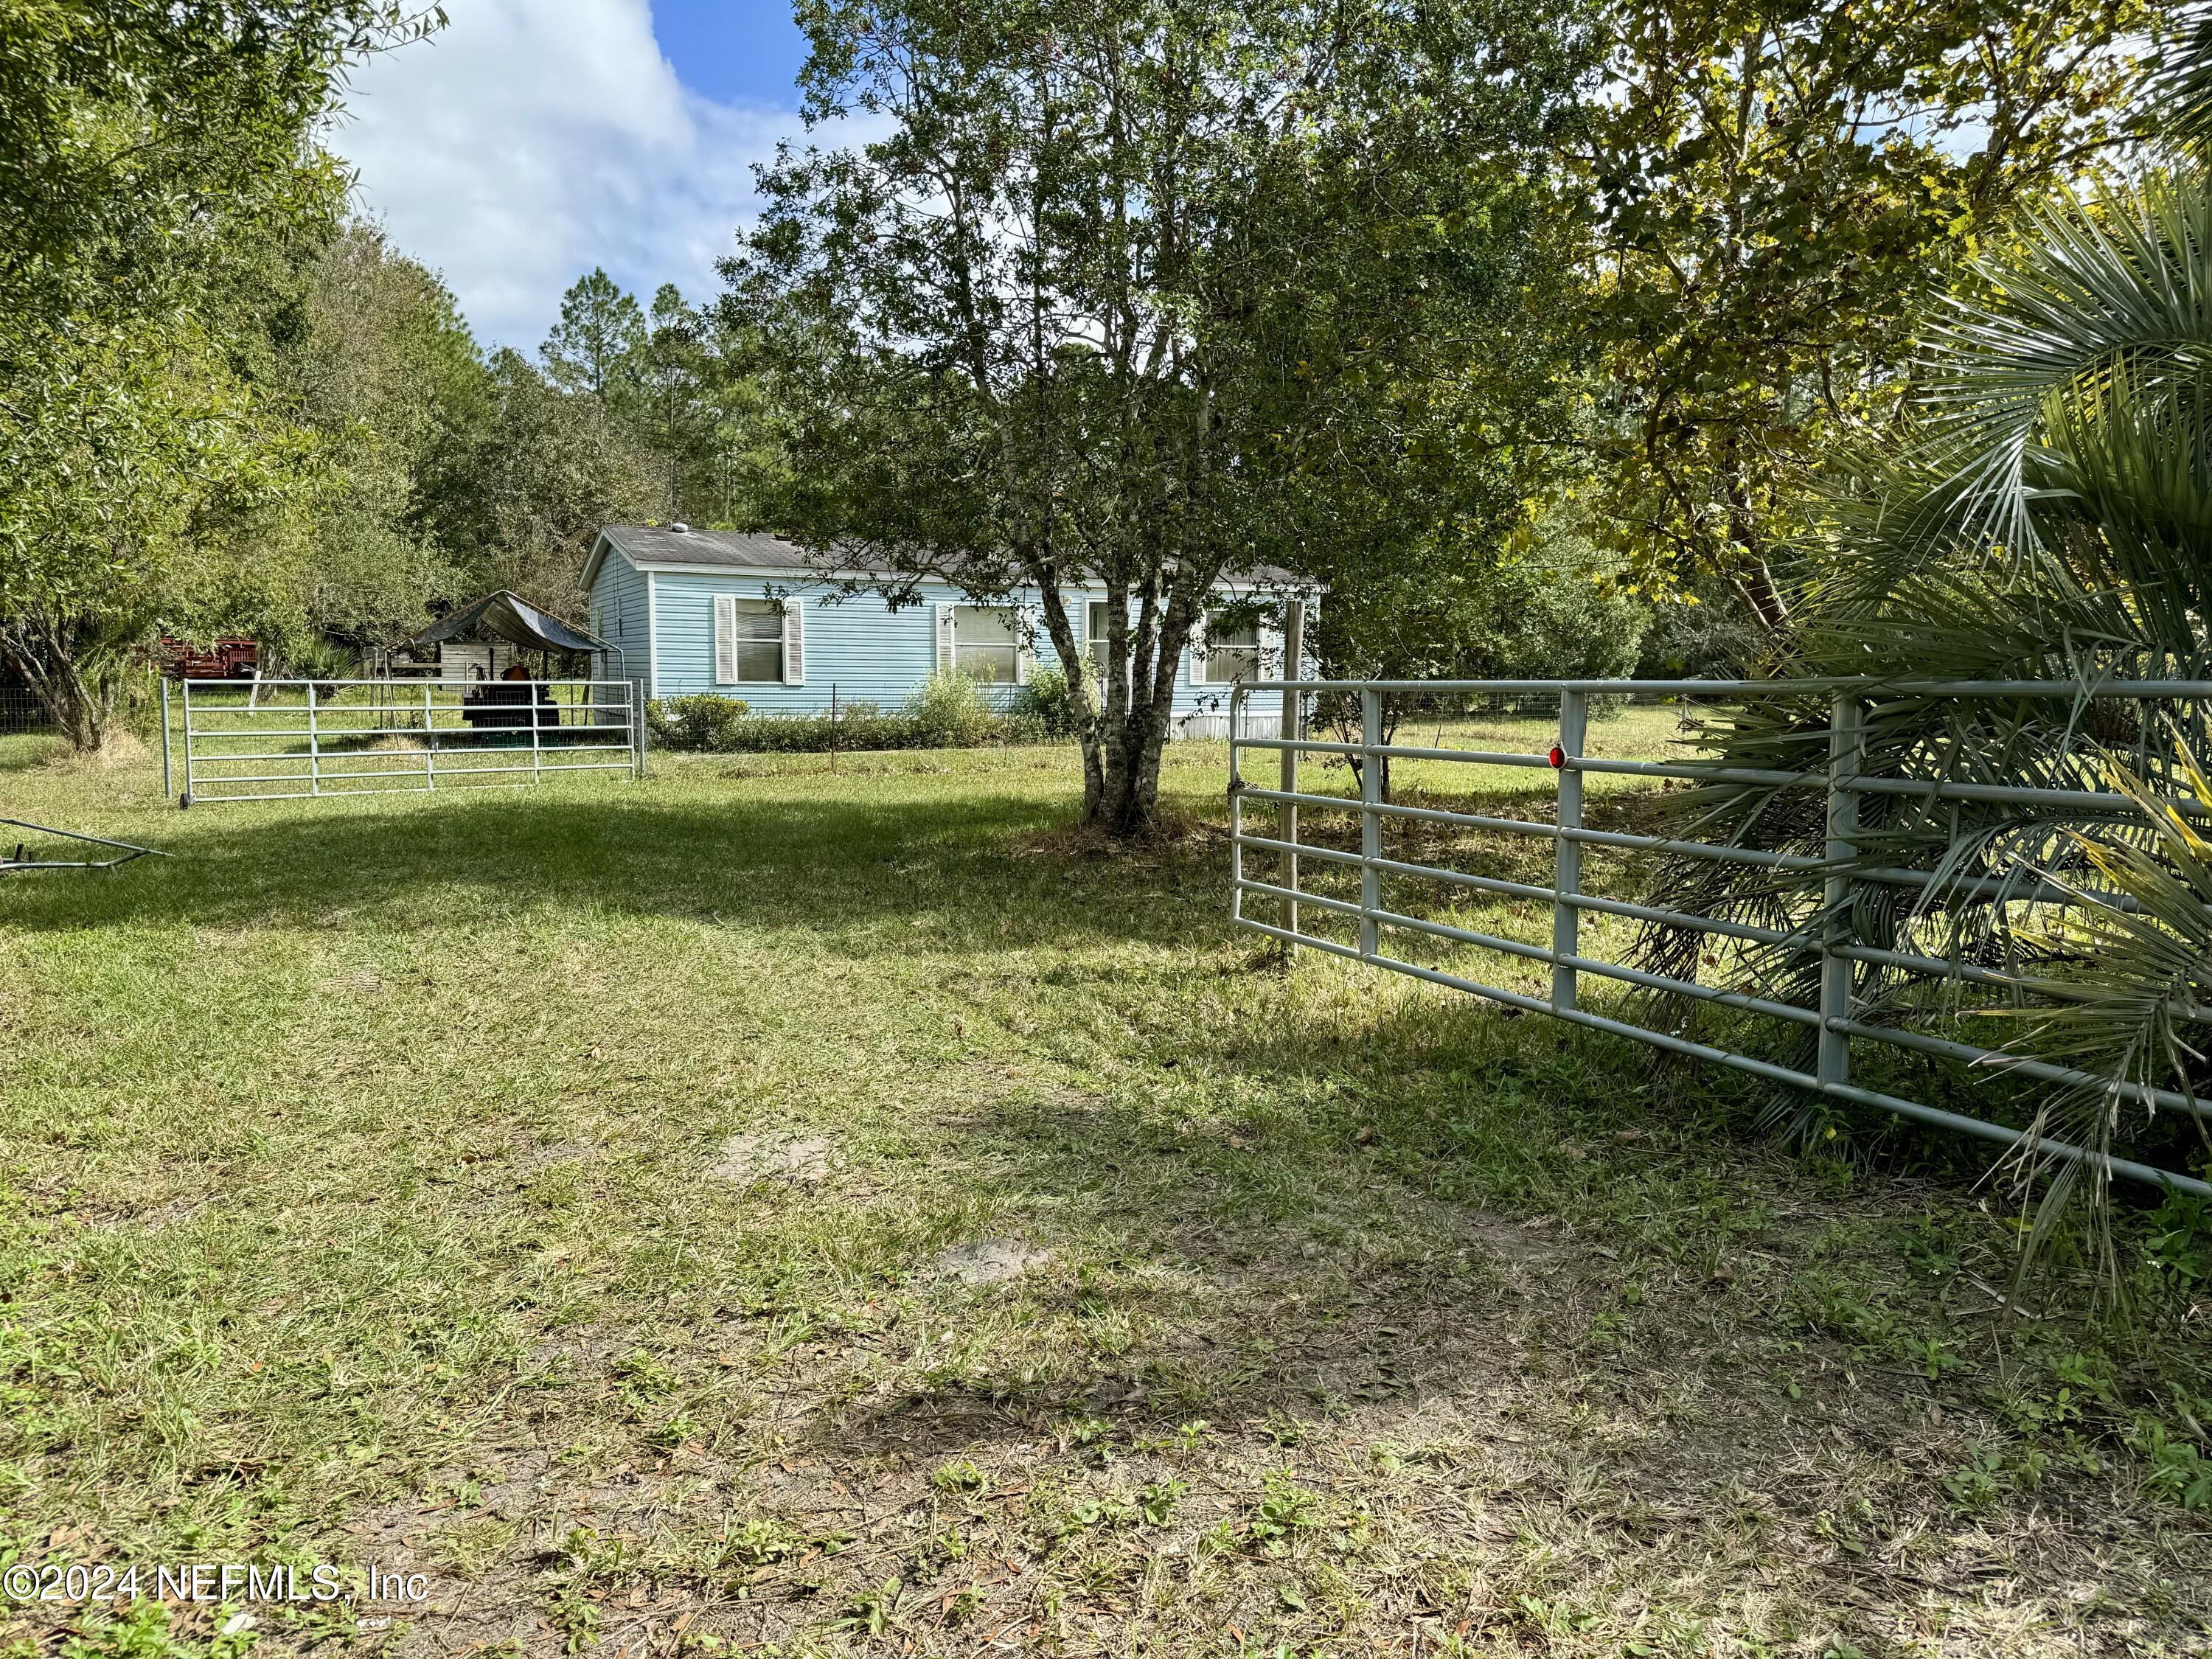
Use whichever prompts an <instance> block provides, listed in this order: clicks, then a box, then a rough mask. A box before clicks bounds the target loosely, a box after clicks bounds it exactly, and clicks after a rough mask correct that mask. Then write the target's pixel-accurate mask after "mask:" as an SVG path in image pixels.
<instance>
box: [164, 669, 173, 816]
mask: <svg viewBox="0 0 2212 1659" xmlns="http://www.w3.org/2000/svg"><path fill="white" fill-rule="evenodd" d="M170 781H171V780H170V777H169V680H168V676H167V675H166V674H165V675H163V676H162V677H161V799H163V800H167V799H169V796H170V795H171V793H173V791H172V790H171V788H170V787H169V786H170Z"/></svg>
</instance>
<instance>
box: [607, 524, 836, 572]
mask: <svg viewBox="0 0 2212 1659" xmlns="http://www.w3.org/2000/svg"><path fill="white" fill-rule="evenodd" d="M599 533H600V534H601V535H603V536H605V538H607V540H608V542H609V543H610V544H611V545H612V546H613V547H614V548H615V549H616V550H617V551H618V552H621V553H623V554H626V555H627V556H629V558H630V560H631V561H632V562H635V563H639V564H726V565H728V566H730V567H731V568H732V569H736V570H805V569H807V568H810V567H809V565H808V564H807V561H806V554H805V550H803V549H802V548H800V547H799V544H797V543H795V542H787V541H786V540H784V538H782V537H781V536H768V535H763V534H760V533H758V532H753V531H749V530H684V531H677V530H671V529H668V528H667V527H666V526H656V527H654V528H652V529H647V528H646V527H645V526H641V525H634V524H611V525H608V526H606V527H605V529H604V530H602V531H601V532H599Z"/></svg>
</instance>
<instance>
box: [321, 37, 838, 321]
mask: <svg viewBox="0 0 2212 1659" xmlns="http://www.w3.org/2000/svg"><path fill="white" fill-rule="evenodd" d="M446 9H447V16H448V18H449V20H450V21H449V24H448V27H447V28H446V29H445V30H443V31H442V32H441V33H440V34H438V35H437V36H435V38H434V39H432V40H428V41H427V42H424V43H422V44H419V45H416V46H408V47H404V48H403V49H402V50H400V51H398V52H388V53H386V54H384V55H383V56H381V57H380V58H376V59H374V60H373V61H372V62H370V63H369V64H367V65H366V66H364V67H363V68H362V69H361V70H357V71H356V73H355V75H354V76H353V82H352V85H351V88H350V89H349V93H348V94H347V97H346V100H345V109H344V111H343V114H342V115H341V116H340V117H339V118H338V119H337V121H336V122H335V123H334V124H333V125H332V128H331V131H330V133H329V134H328V136H327V142H328V143H329V144H330V145H331V148H332V149H335V150H337V153H338V154H340V155H343V156H344V157H345V158H346V159H347V160H348V161H350V162H351V163H352V164H353V166H354V167H355V169H356V173H357V174H358V178H359V188H358V200H359V204H360V207H361V210H362V211H363V212H365V213H367V214H368V215H370V216H373V217H375V218H377V219H380V220H381V221H382V222H383V223H384V225H385V226H386V228H387V229H388V230H389V231H390V232H391V234H392V239H393V240H395V241H396V242H397V243H398V246H400V247H401V248H403V249H404V251H405V252H408V253H410V254H411V255H412V256H414V257H415V258H418V259H420V260H422V262H423V263H424V264H428V265H429V266H431V267H433V268H434V269H435V270H438V271H439V272H440V273H441V275H442V276H444V277H445V279H446V281H447V284H448V285H449V286H450V287H451V288H452V289H453V292H454V294H455V295H456V297H457V298H458V299H459V301H460V305H461V309H462V312H463V313H464V314H465V315H466V317H467V318H468V319H469V322H470V324H471V326H472V327H474V329H475V330H476V332H477V338H478V339H479V340H480V341H482V342H483V343H485V344H486V345H488V346H489V345H511V346H514V347H517V348H519V349H523V350H526V351H531V350H535V349H536V348H537V346H538V343H539V342H540V341H541V340H543V339H544V337H545V332H546V331H547V329H548V328H550V326H551V325H552V322H553V319H554V318H555V317H556V315H557V314H558V312H559V308H560V299H561V295H562V290H564V289H566V288H567V287H568V284H569V283H572V282H574V280H575V279H576V277H577V276H580V275H581V274H582V273H583V272H585V271H586V270H590V269H591V268H592V266H594V265H604V266H605V267H606V269H607V270H608V272H609V273H610V274H611V275H612V276H614V277H615V279H616V280H617V282H620V283H623V286H625V287H627V288H629V289H633V290H634V291H635V292H636V293H637V294H638V295H639V296H640V297H641V298H642V299H650V297H651V295H652V293H653V289H655V288H657V287H658V286H659V284H661V283H664V282H673V283H677V284H678V286H680V287H681V288H682V289H684V293H685V294H686V295H689V296H690V297H691V298H693V299H695V300H696V299H702V298H705V297H708V296H709V295H712V294H713V293H714V291H715V289H716V282H715V278H714V261H715V259H716V258H719V257H720V256H721V255H722V254H724V253H726V252H728V251H729V249H730V246H731V240H730V239H731V233H732V231H733V230H735V229H736V228H737V227H738V225H739V224H741V223H743V222H744V221H745V220H746V219H748V218H749V217H750V214H751V212H752V210H753V206H754V197H753V192H752V165H753V163H755V162H756V161H763V160H765V159H766V158H768V157H769V155H772V154H773V153H774V151H775V145H776V143H777V142H778V141H779V140H782V139H796V138H803V137H804V136H805V134H804V129H803V127H802V125H801V124H800V122H799V117H798V106H799V97H798V93H797V91H796V89H795V88H793V76H796V74H797V73H798V70H799V64H800V63H801V61H802V60H803V59H804V58H805V52H804V49H803V47H802V46H801V45H800V40H799V32H798V30H797V29H796V28H794V27H793V25H792V21H791V14H790V10H789V4H788V0H446Z"/></svg>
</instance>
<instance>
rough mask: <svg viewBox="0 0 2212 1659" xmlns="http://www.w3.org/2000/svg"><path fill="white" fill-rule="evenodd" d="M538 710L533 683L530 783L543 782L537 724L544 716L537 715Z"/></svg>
mask: <svg viewBox="0 0 2212 1659" xmlns="http://www.w3.org/2000/svg"><path fill="white" fill-rule="evenodd" d="M539 708H540V704H539V703H538V686H537V684H536V682H535V681H533V682H532V683H531V686H530V781H531V782H532V783H543V782H544V781H545V770H544V765H545V763H544V750H542V749H540V748H539V746H538V745H539V744H541V743H542V742H543V741H544V739H543V738H541V737H540V736H539V734H538V723H539V721H540V720H543V719H544V715H542V714H539V713H538V709H539Z"/></svg>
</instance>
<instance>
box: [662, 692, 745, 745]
mask: <svg viewBox="0 0 2212 1659" xmlns="http://www.w3.org/2000/svg"><path fill="white" fill-rule="evenodd" d="M747 709H748V705H747V704H746V703H745V702H744V699H743V698H741V697H718V696H714V694H713V693H712V692H705V691H702V692H701V693H700V694H699V695H697V696H690V697H670V698H668V699H666V700H665V701H662V702H652V703H648V704H647V706H646V725H647V728H648V729H649V730H650V731H651V732H652V733H653V741H654V742H655V743H657V744H660V745H661V746H662V747H663V748H664V749H734V748H735V747H737V744H736V743H735V742H734V740H733V739H734V736H735V733H736V730H737V727H738V726H739V725H740V724H741V723H742V722H743V721H744V718H745V714H746V713H747Z"/></svg>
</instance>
